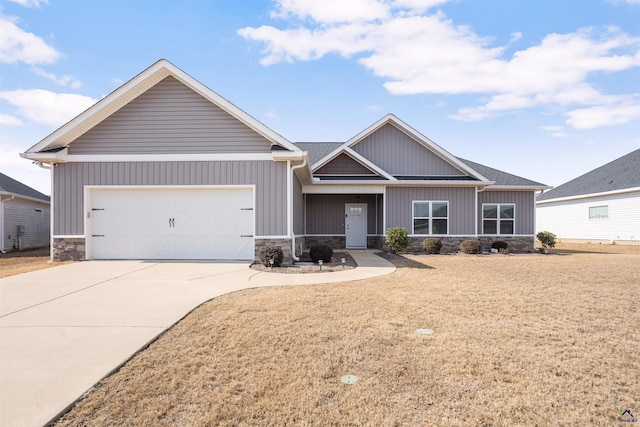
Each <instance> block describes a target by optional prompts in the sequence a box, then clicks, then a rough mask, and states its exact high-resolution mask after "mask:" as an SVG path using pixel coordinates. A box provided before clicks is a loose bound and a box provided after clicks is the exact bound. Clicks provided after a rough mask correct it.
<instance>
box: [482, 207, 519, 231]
mask: <svg viewBox="0 0 640 427" xmlns="http://www.w3.org/2000/svg"><path fill="white" fill-rule="evenodd" d="M515 211H516V205H514V204H513V203H495V204H489V203H488V204H483V205H482V234H500V235H501V234H514V231H515V229H516V227H515Z"/></svg>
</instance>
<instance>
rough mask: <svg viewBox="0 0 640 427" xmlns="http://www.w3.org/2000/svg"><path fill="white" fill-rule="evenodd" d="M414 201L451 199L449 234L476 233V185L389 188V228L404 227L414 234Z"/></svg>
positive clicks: (449, 200)
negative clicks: (462, 186) (468, 186)
mask: <svg viewBox="0 0 640 427" xmlns="http://www.w3.org/2000/svg"><path fill="white" fill-rule="evenodd" d="M414 200H426V201H448V202H449V234H454V235H474V234H475V228H474V226H473V224H474V221H475V213H474V212H475V209H476V206H475V188H459V187H451V188H420V187H387V228H391V227H404V228H406V229H407V231H408V232H409V233H411V230H412V221H413V212H412V209H413V203H412V201H414Z"/></svg>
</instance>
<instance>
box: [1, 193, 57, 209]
mask: <svg viewBox="0 0 640 427" xmlns="http://www.w3.org/2000/svg"><path fill="white" fill-rule="evenodd" d="M0 196H11V197H13V198H14V199H23V200H28V201H30V202H37V203H42V204H43V205H45V206H51V202H50V201H47V200H42V199H38V198H36V197H29V196H24V195H22V194H17V193H11V192H9V191H0ZM5 201H6V200H3V202H5Z"/></svg>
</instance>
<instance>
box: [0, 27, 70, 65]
mask: <svg viewBox="0 0 640 427" xmlns="http://www.w3.org/2000/svg"><path fill="white" fill-rule="evenodd" d="M14 21H15V20H14V18H10V17H7V16H2V15H0V62H4V63H6V64H15V63H17V62H24V63H26V64H31V65H33V64H50V63H52V62H55V61H56V60H57V59H58V58H60V57H61V56H62V55H61V54H60V52H58V51H57V50H56V49H55V48H53V47H51V46H49V45H48V44H47V43H46V42H45V41H44V40H42V39H41V38H40V37H38V36H36V35H35V34H33V33H29V32H26V31H24V30H23V29H21V28H20V27H18V26H17V25H16V24H15V22H14Z"/></svg>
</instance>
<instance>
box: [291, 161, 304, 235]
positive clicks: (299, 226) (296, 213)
mask: <svg viewBox="0 0 640 427" xmlns="http://www.w3.org/2000/svg"><path fill="white" fill-rule="evenodd" d="M293 234H295V235H298V236H299V235H301V234H304V196H303V195H302V184H300V181H299V180H298V176H297V175H296V174H295V173H294V174H293Z"/></svg>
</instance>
